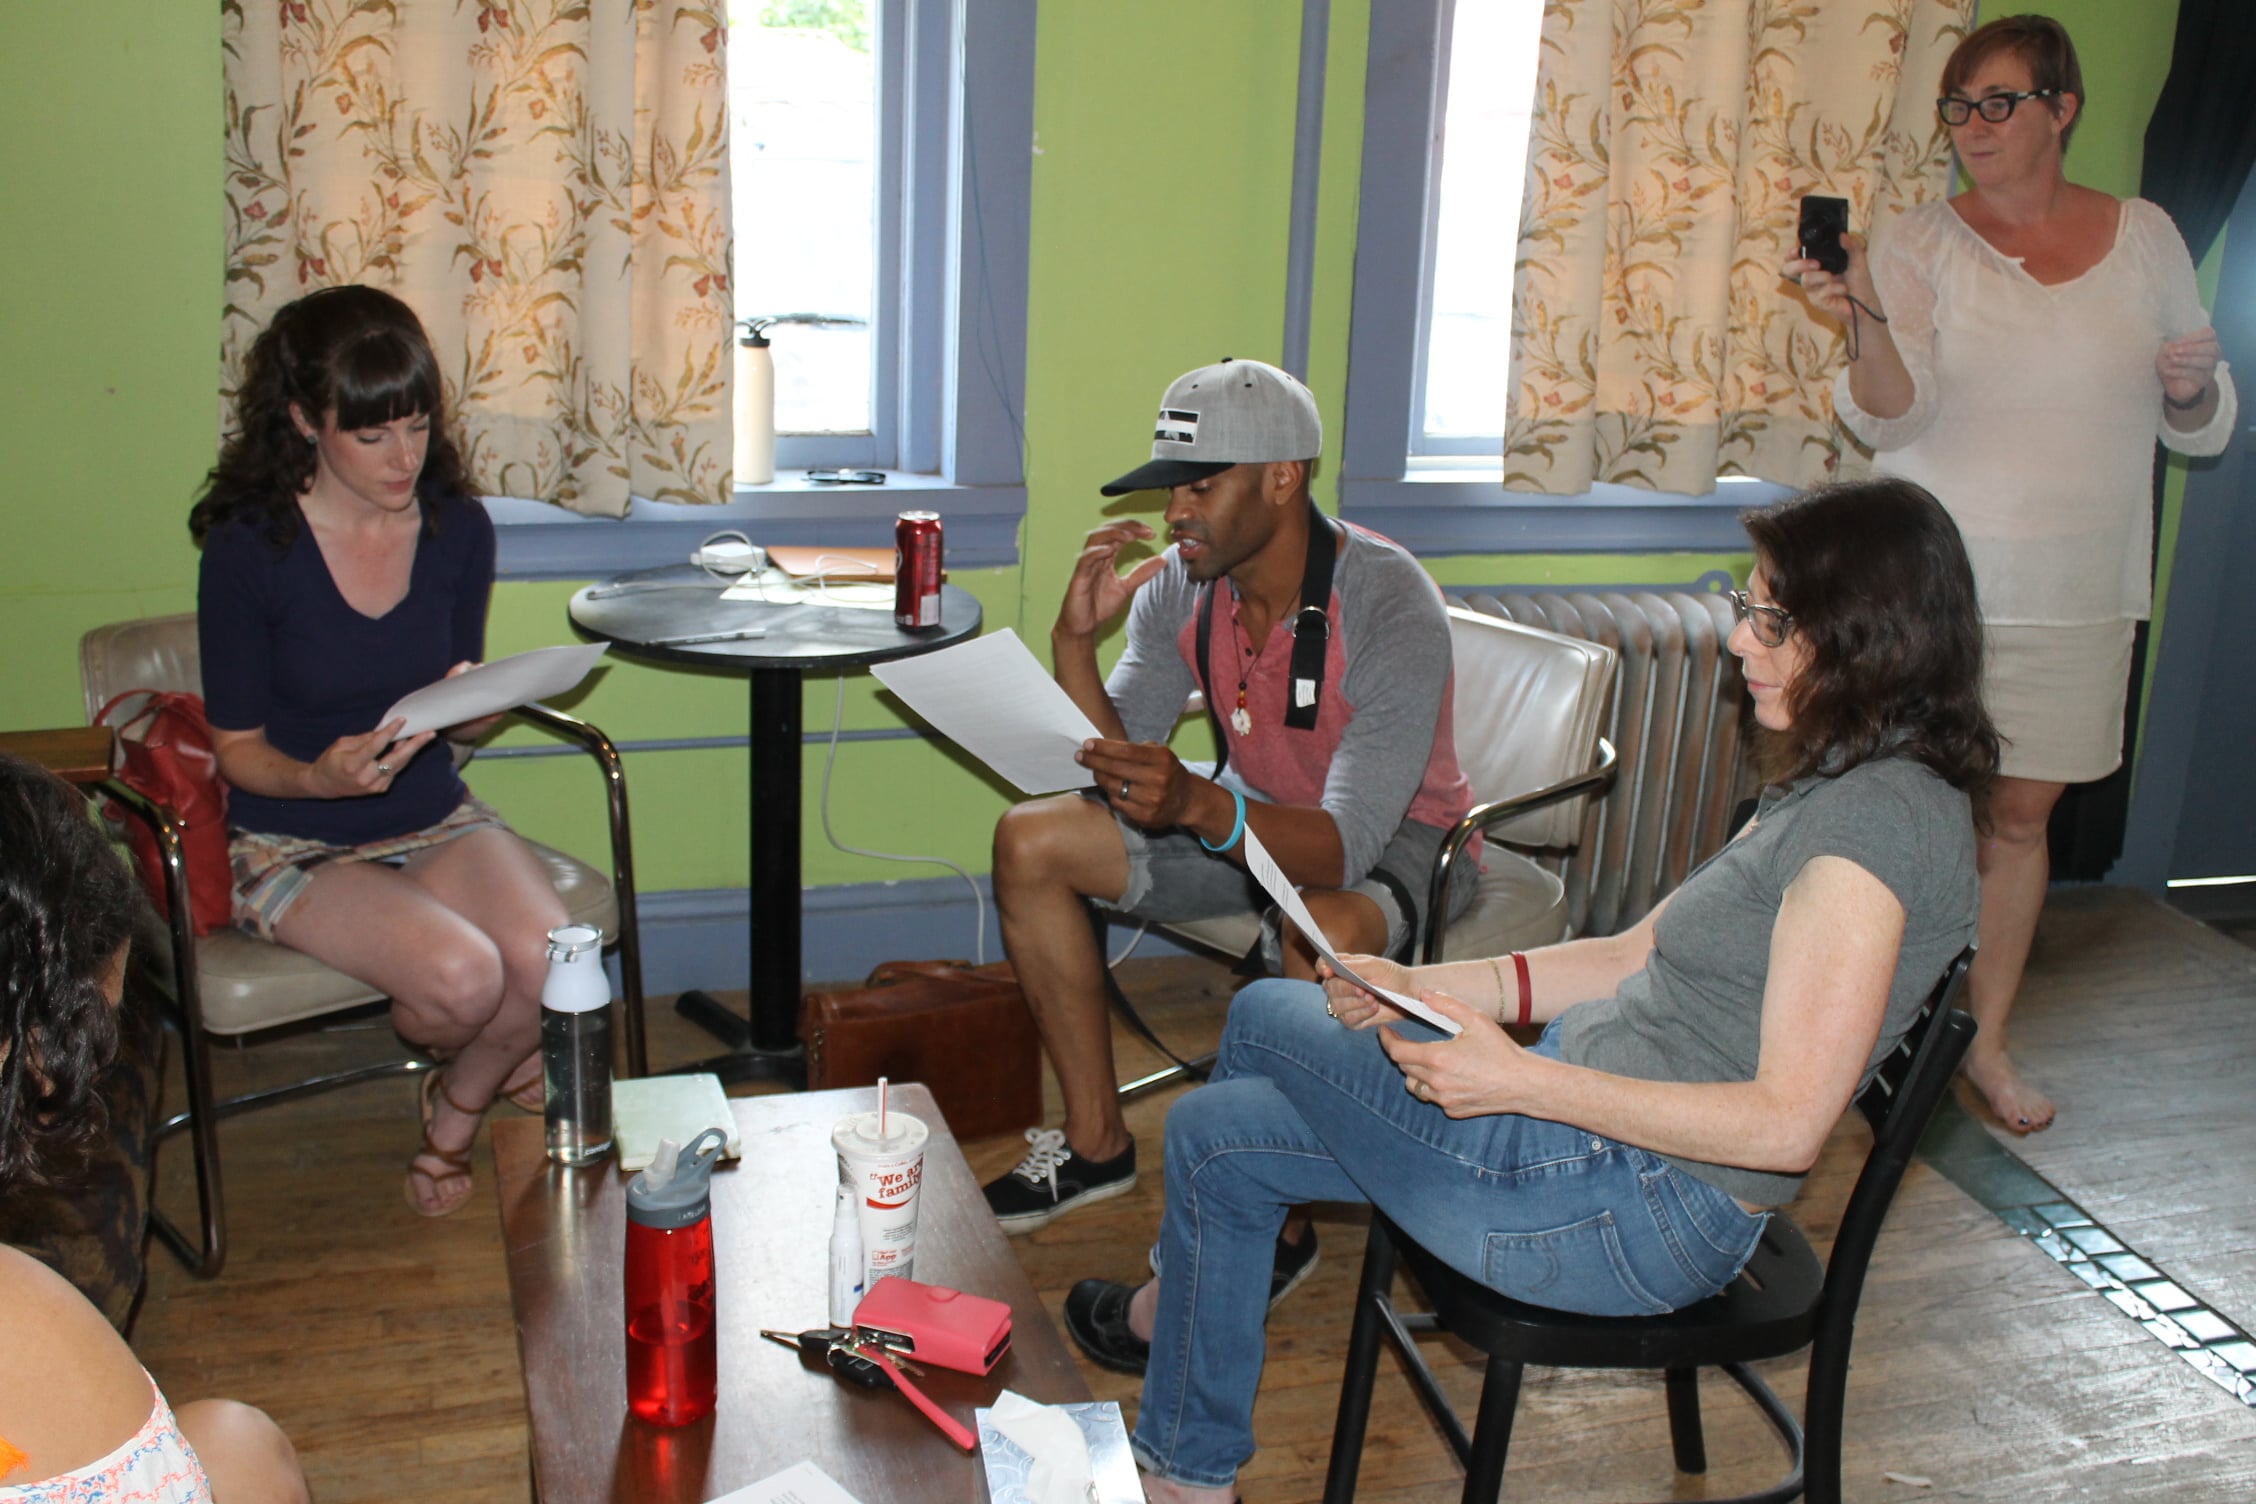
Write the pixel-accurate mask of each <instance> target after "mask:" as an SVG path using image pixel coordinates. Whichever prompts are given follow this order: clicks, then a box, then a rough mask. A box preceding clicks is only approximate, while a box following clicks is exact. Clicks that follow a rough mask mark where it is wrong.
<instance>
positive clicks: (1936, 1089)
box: [1324, 950, 1974, 1504]
mask: <svg viewBox="0 0 2256 1504" xmlns="http://www.w3.org/2000/svg"><path fill="white" fill-rule="evenodd" d="M1972 958H1973V952H1972V951H1971V950H1968V951H1964V952H1961V953H1960V955H1959V957H1958V959H1957V960H1955V961H1954V962H1952V963H1951V967H1950V970H1949V971H1948V972H1947V973H1946V974H1945V975H1944V977H1943V979H1942V980H1941V981H1940V982H1939V983H1937V984H1936V986H1935V989H1934V991H1933V993H1932V994H1931V995H1930V996H1929V998H1928V1001H1927V1003H1926V1006H1925V1007H1924V1008H1923V1009H1922V1011H1921V1013H1920V1016H1919V1019H1918V1020H1917V1021H1916V1022H1915V1023H1914V1024H1913V1025H1912V1028H1911V1030H1910V1032H1908V1033H1907V1034H1906V1035H1905V1036H1904V1038H1903V1040H1902V1041H1901V1042H1900V1043H1899V1044H1898V1045H1897V1047H1896V1049H1895V1050H1894V1051H1892V1052H1891V1053H1890V1054H1889V1056H1888V1058H1887V1059H1886V1060H1884V1061H1882V1062H1881V1065H1880V1070H1879V1073H1878V1074H1877V1075H1876V1076H1874V1078H1873V1079H1872V1081H1871V1082H1870V1083H1869V1084H1868V1085H1867V1086H1866V1087H1865V1089H1864V1090H1863V1091H1862V1092H1861V1093H1859V1094H1858V1096H1857V1099H1856V1106H1857V1109H1858V1110H1859V1111H1860V1112H1861V1113H1863V1115H1864V1117H1865V1119H1866V1121H1868V1122H1869V1123H1870V1124H1871V1125H1872V1130H1873V1138H1872V1149H1871V1151H1870V1153H1868V1154H1867V1155H1866V1157H1865V1162H1864V1169H1863V1171H1862V1173H1860V1174H1859V1175H1858V1176H1857V1181H1856V1186H1855V1189H1854V1190H1852V1191H1851V1192H1850V1194H1849V1201H1848V1207H1847V1209H1846V1210H1845V1211H1844V1212H1843V1213H1842V1216H1841V1225H1840V1230H1839V1232H1838V1233H1836V1234H1835V1236H1834V1239H1833V1251H1832V1255H1831V1257H1830V1258H1828V1259H1827V1260H1825V1261H1824V1262H1822V1263H1821V1262H1819V1260H1818V1257H1817V1255H1816V1254H1815V1253H1814V1252H1812V1251H1811V1249H1810V1246H1809V1243H1808V1241H1807V1240H1806V1239H1805V1238H1803V1236H1802V1234H1801V1232H1800V1231H1799V1230H1798V1229H1797V1228H1796V1227H1795V1226H1794V1225H1793V1223H1791V1222H1789V1221H1788V1220H1787V1219H1786V1217H1785V1216H1784V1214H1783V1213H1780V1214H1777V1215H1774V1216H1773V1217H1772V1218H1771V1220H1770V1225H1769V1226H1768V1227H1767V1228H1765V1229H1764V1232H1763V1236H1762V1241H1761V1245H1760V1246H1759V1247H1758V1248H1757V1249H1756V1251H1755V1255H1754V1257H1753V1258H1752V1259H1750V1260H1749V1261H1748V1263H1747V1267H1746V1268H1745V1269H1744V1270H1743V1271H1741V1273H1740V1276H1739V1278H1738V1279H1737V1280H1736V1281H1734V1282H1733V1283H1732V1285H1731V1287H1730V1288H1729V1289H1727V1290H1725V1291H1724V1292H1723V1293H1722V1294H1720V1295H1717V1296H1714V1297H1713V1298H1711V1299H1708V1300H1704V1301H1701V1302H1700V1303H1699V1304H1697V1305H1692V1306H1686V1307H1685V1308H1684V1309H1682V1310H1680V1311H1671V1312H1669V1313H1668V1314H1666V1315H1662V1316H1653V1317H1605V1316H1580V1315H1575V1314H1573V1313H1571V1312H1566V1311H1552V1310H1546V1309H1544V1308H1543V1307H1540V1306H1530V1305H1523V1304H1521V1303H1520V1302H1518V1301H1515V1300H1511V1299H1508V1298H1506V1297H1505V1296H1502V1295H1499V1294H1497V1293H1496V1292H1495V1291H1493V1290H1491V1289H1489V1288H1488V1287H1487V1286H1485V1285H1482V1284H1479V1283H1477V1282H1475V1281H1473V1280H1471V1279H1468V1278H1466V1277H1465V1276H1464V1275H1462V1274H1459V1273H1458V1272H1457V1271H1456V1270H1454V1269H1452V1268H1450V1267H1449V1266H1448V1265H1446V1264H1444V1263H1442V1262H1441V1261H1440V1260H1439V1259H1437V1258H1435V1257H1434V1256H1433V1255H1432V1254H1430V1253H1428V1252H1427V1251H1426V1250H1425V1249H1423V1248H1421V1247H1419V1246H1418V1245H1417V1244H1416V1243H1415V1242H1413V1241H1412V1240H1411V1239H1410V1238H1409V1237H1408V1236H1407V1235H1405V1234H1404V1233H1403V1232H1402V1231H1401V1229H1400V1228H1398V1227H1396V1226H1395V1225H1394V1224H1393V1223H1392V1222H1391V1221H1389V1220H1388V1219H1387V1218H1386V1217H1385V1216H1384V1215H1382V1214H1380V1213H1378V1212H1376V1211H1374V1212H1373V1213H1372V1216H1371V1232H1370V1238H1369V1241H1368V1242H1367V1244H1366V1246H1365V1251H1364V1256H1363V1276H1362V1281H1361V1284H1360V1287H1359V1288H1358V1290H1357V1291H1356V1297H1355V1321H1354V1325H1353V1327H1352V1329H1351V1332H1350V1335H1349V1339H1348V1354H1347V1370H1346V1377H1345V1378H1344V1379H1343V1381H1342V1383H1341V1386H1340V1403H1339V1418H1338V1422H1337V1424H1336V1425H1335V1426H1334V1427H1333V1432H1332V1456H1331V1466H1330V1470H1329V1472H1328V1473H1327V1475H1326V1477H1325V1483H1324V1499H1325V1504H1348V1501H1350V1500H1352V1499H1353V1498H1354V1497H1355V1479H1356V1473H1357V1471H1358V1470H1359V1468H1360V1466H1361V1463H1362V1456H1363V1434H1364V1430H1365V1428H1366V1426H1367V1425H1368V1423H1369V1421H1370V1414H1371V1394H1372V1388H1373V1385H1374V1383H1375V1381H1376V1379H1377V1375H1378V1361H1379V1345H1380V1343H1381V1341H1382V1340H1391V1341H1392V1342H1393V1344H1394V1346H1395V1348H1396V1349H1397V1351H1398V1352H1400V1354H1401V1355H1402V1360H1403V1364H1404V1367H1405V1368H1406V1369H1407V1370H1408V1373H1409V1377H1410V1381H1411V1384H1412V1386H1413V1387H1414V1388H1415V1389H1416V1390H1417V1391H1418V1395H1419V1398H1420V1399H1421V1400H1423V1401H1424V1403H1425V1405H1426V1408H1427V1409H1428V1410H1429V1411H1430V1412H1431V1413H1432V1414H1433V1416H1434V1419H1435V1422H1436V1423H1437V1424H1438V1425H1439V1426H1440V1427H1441V1430H1442V1432H1443V1434H1444V1436H1445V1437H1446V1438H1447V1439H1448V1441H1449V1444H1450V1447H1451V1449H1452V1450H1454V1451H1455V1452H1456V1454H1457V1459H1458V1461H1459V1462H1460V1463H1461V1464H1462V1465H1463V1466H1464V1468H1465V1488H1464V1493H1463V1495H1462V1497H1463V1498H1464V1500H1465V1504H1494V1501H1495V1500H1496V1499H1497V1498H1499V1497H1500V1495H1501V1494H1502V1492H1503V1486H1504V1462H1505V1455H1506V1453H1507V1451H1508V1450H1509V1448H1510V1446H1511V1441H1512V1419H1513V1412H1514V1410H1515V1409H1516V1408H1517V1406H1518V1403H1519V1394H1520V1375H1521V1371H1522V1369H1523V1368H1524V1367H1525V1366H1526V1365H1527V1364H1530V1363H1534V1364H1540V1365H1543V1366H1546V1367H1551V1368H1640V1369H1656V1368H1657V1369H1660V1370H1661V1371H1662V1373H1663V1375H1664V1382H1665V1385H1666V1396H1667V1401H1668V1417H1669V1432H1670V1437H1671V1440H1672V1442H1673V1443H1674V1448H1675V1455H1676V1466H1677V1469H1678V1471H1679V1472H1683V1473H1701V1472H1705V1471H1706V1470H1707V1447H1706V1442H1705V1439H1704V1437H1703V1435H1702V1431H1701V1426H1700V1392H1699V1370H1700V1369H1701V1368H1705V1367H1716V1368H1720V1369H1722V1370H1723V1372H1724V1373H1725V1375H1727V1376H1728V1377H1729V1378H1730V1379H1731V1380H1732V1381H1733V1382H1735V1383H1736V1384H1738V1385H1739V1387H1740V1388H1742V1389H1744V1390H1745V1391H1746V1392H1747V1394H1748V1396H1749V1397H1750V1398H1751V1399H1753V1401H1754V1402H1755V1404H1756V1405H1757V1406H1758V1407H1759V1408H1760V1409H1761V1411H1762V1413H1763V1415H1764V1417H1765V1418H1766V1419H1768V1420H1769V1422H1770V1424H1771V1426H1772V1427H1773V1428H1774V1429H1775V1430H1776V1431H1777V1432H1778V1435H1779V1437H1780V1439H1781V1440H1782V1441H1783V1442H1784V1443H1785V1446H1786V1451H1787V1455H1788V1459H1789V1463H1790V1471H1789V1472H1788V1474H1787V1476H1786V1478H1785V1479H1784V1480H1783V1481H1781V1482H1779V1483H1778V1484H1776V1485H1774V1486H1773V1487H1771V1488H1768V1489H1764V1490H1762V1491H1761V1492H1759V1493H1753V1494H1746V1495H1742V1496H1741V1497H1740V1498H1739V1499H1736V1500H1727V1501H1719V1504H1758V1501H1759V1504H1783V1501H1785V1500H1788V1499H1793V1498H1796V1497H1801V1496H1804V1495H1805V1494H1806V1496H1807V1497H1808V1499H1809V1500H1810V1501H1811V1504H1839V1501H1840V1498H1841V1429H1842V1419H1843V1413H1844V1404H1845V1392H1846V1386H1847V1383H1848V1375H1849V1346H1850V1343H1851V1342H1852V1341H1853V1340H1854V1338H1855V1335H1856V1313H1857V1301H1858V1299H1859V1297H1860V1296H1861V1295H1862V1294H1863V1291H1864V1276H1865V1272H1866V1270H1867V1269H1868V1268H1869V1267H1870V1265H1871V1262H1872V1251H1873V1246H1874V1245H1875V1244H1876V1243H1877V1242H1878V1241H1879V1237H1880V1228H1881V1224H1882V1222H1883V1221H1884V1220H1885V1218H1886V1217H1887V1214H1888V1206H1889V1203H1890V1202H1892V1201H1893V1200H1894V1199H1895V1194H1896V1188H1897V1187H1898V1186H1899V1185H1901V1184H1902V1183H1903V1177H1904V1171H1905V1169H1906V1168H1907V1167H1908V1166H1909V1165H1910V1163H1911V1156H1912V1151H1913V1150H1914V1149H1915V1148H1917V1147H1918V1144H1919V1137H1920V1135H1921V1134H1922V1133H1924V1132H1925V1131H1926V1128H1927V1124H1928V1122H1929V1120H1930V1119H1931V1118H1933V1116H1934V1113H1935V1108H1936V1106H1937V1105H1938V1104H1939V1103H1940V1102H1941V1101H1942V1099H1943V1094H1944V1093H1945V1092H1947V1091H1949V1090H1950V1081H1951V1077H1952V1075H1953V1074H1954V1073H1955V1072H1956V1071H1957V1069H1958V1063H1959V1061H1960V1059H1961V1058H1963V1057H1964V1055H1965V1053H1966V1047H1967V1045H1968V1044H1969V1043H1971V1042H1972V1040H1973V1037H1974V1020H1973V1018H1972V1017H1971V1016H1970V1015H1968V1014H1966V1013H1964V1012H1961V1011H1959V1008H1958V1000H1959V998H1960V996H1961V994H1962V993H1963V992H1964V990H1965V986H1966V969H1967V966H1968V963H1969V962H1970V961H1971V960H1972ZM1398 1261H1399V1262H1400V1263H1401V1264H1402V1265H1404V1266H1407V1268H1408V1270H1409V1272H1410V1274H1411V1275H1412V1277H1413V1278H1414V1279H1415V1280H1416V1281H1417V1284H1418V1287H1419V1289H1420V1290H1422V1291H1423V1292H1424V1294H1425V1296H1426V1298H1427V1300H1429V1301H1430V1302H1431V1303H1432V1306H1433V1309H1432V1311H1430V1312H1415V1313H1405V1312H1400V1311H1397V1310H1396V1309H1395V1308H1394V1302H1393V1298H1392V1295H1391V1293H1390V1292H1391V1288H1392V1285H1393V1282H1394V1275H1395V1269H1396V1266H1397V1263H1398ZM1432 1332H1445V1333H1447V1334H1449V1335H1451V1336H1454V1337H1456V1338H1458V1339H1459V1340H1461V1341H1463V1342H1466V1343H1468V1344H1470V1345H1471V1346H1473V1347H1474V1348H1476V1349H1478V1350H1479V1351H1481V1352H1483V1353H1486V1354H1487V1355H1488V1362H1487V1371H1486V1374H1485V1376H1484V1378H1483V1380H1482V1385H1481V1396H1480V1401H1479V1409H1478V1417H1477V1419H1476V1421H1475V1425H1474V1430H1473V1433H1472V1435H1471V1436H1470V1437H1468V1436H1467V1435H1466V1433H1465V1428H1464V1425H1463V1423H1462V1422H1460V1421H1459V1420H1458V1418H1457V1416H1456V1414H1455V1412H1454V1411H1453V1410H1452V1409H1451V1408H1450V1406H1449V1403H1448V1400H1447V1399H1446V1398H1445V1397H1444V1396H1443V1394H1442V1392H1441V1388H1440V1386H1439V1384H1438V1383H1437V1382H1436V1381H1435V1379H1434V1376H1433V1372H1432V1370H1431V1369H1430V1368H1429V1367H1428V1366H1427V1365H1426V1362H1425V1359H1424V1358H1423V1356H1422V1355H1421V1354H1420V1353H1419V1351H1418V1345H1417V1341H1416V1338H1417V1336H1418V1335H1420V1334H1424V1333H1432ZM1804 1347H1807V1348H1809V1350H1810V1359H1809V1384H1808V1391H1807V1398H1806V1401H1805V1403H1804V1407H1803V1408H1804V1418H1803V1420H1802V1421H1800V1422H1797V1421H1796V1420H1795V1419H1794V1416H1793V1413H1792V1412H1791V1411H1789V1410H1788V1409H1787V1408H1786V1406H1785V1405H1784V1404H1783V1403H1781V1402H1780V1400H1779V1399H1778V1397H1777V1396H1776V1395H1775V1394H1773V1393H1772V1392H1771V1390H1770V1386H1769V1385H1767V1384H1765V1383H1764V1382H1763V1381H1762V1379H1761V1378H1759V1377H1758V1376H1757V1375H1756V1374H1755V1373H1754V1372H1753V1371H1752V1370H1751V1369H1750V1368H1748V1366H1747V1365H1748V1364H1750V1363H1753V1362H1756V1361H1758V1360H1761V1359H1764V1358H1776V1357H1783V1356H1785V1355H1787V1354H1790V1353H1794V1352H1798V1351H1800V1350H1801V1349H1802V1348H1804Z"/></svg>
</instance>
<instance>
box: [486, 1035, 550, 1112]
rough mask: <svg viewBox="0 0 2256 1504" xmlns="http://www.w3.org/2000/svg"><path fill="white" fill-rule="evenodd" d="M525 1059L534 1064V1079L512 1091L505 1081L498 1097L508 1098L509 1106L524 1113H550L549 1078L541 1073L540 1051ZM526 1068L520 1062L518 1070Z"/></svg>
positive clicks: (515, 1072) (511, 1073) (512, 1072)
mask: <svg viewBox="0 0 2256 1504" xmlns="http://www.w3.org/2000/svg"><path fill="white" fill-rule="evenodd" d="M525 1059H526V1060H529V1061H531V1062H532V1065H533V1079H532V1080H530V1081H527V1082H526V1083H525V1084H524V1085H522V1086H520V1087H517V1088H516V1089H515V1090H511V1089H510V1086H509V1082H508V1081H507V1080H506V1079H505V1080H503V1082H502V1083H501V1091H500V1092H499V1093H497V1095H499V1096H503V1097H506V1098H508V1099H509V1105H511V1106H512V1107H515V1108H517V1109H518V1110H520V1111H522V1112H533V1113H540V1112H546V1111H548V1078H547V1077H546V1076H544V1075H543V1074H542V1071H541V1057H540V1051H538V1050H535V1051H533V1053H532V1054H530V1055H527V1056H526V1057H525ZM524 1068H525V1066H524V1063H523V1062H522V1061H521V1062H519V1063H518V1066H517V1070H519V1071H521V1070H523V1069H524ZM509 1074H510V1075H511V1076H514V1075H516V1074H517V1071H511V1072H510V1073H509Z"/></svg>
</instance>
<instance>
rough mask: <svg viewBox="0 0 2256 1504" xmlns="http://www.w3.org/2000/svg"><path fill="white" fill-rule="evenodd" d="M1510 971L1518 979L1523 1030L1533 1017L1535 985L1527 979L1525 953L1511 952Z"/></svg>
mask: <svg viewBox="0 0 2256 1504" xmlns="http://www.w3.org/2000/svg"><path fill="white" fill-rule="evenodd" d="M1512 970H1513V971H1515V972H1517V973H1518V974H1519V978H1520V1027H1521V1028H1523V1029H1524V1028H1526V1027H1527V1026H1528V1024H1529V1023H1531V1022H1532V1021H1533V1020H1534V1016H1535V984H1534V983H1533V982H1532V981H1530V980H1529V979H1528V964H1527V954H1526V952H1524V951H1513V952H1512Z"/></svg>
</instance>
